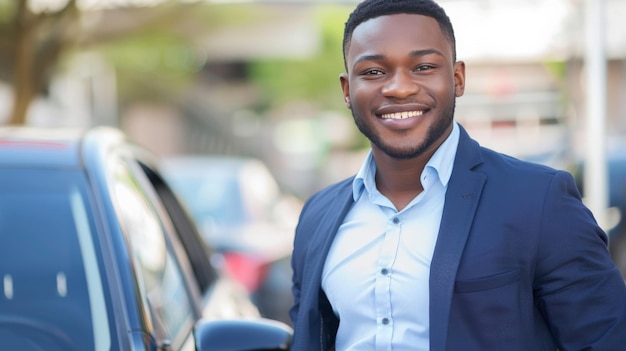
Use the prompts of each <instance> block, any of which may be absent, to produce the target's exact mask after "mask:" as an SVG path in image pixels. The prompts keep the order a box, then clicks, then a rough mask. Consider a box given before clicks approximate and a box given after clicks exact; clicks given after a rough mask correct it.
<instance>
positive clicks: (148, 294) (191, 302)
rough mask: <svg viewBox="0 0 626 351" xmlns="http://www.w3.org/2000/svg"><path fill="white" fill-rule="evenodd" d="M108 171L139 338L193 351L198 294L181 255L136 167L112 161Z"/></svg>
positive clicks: (130, 161) (128, 161) (165, 218)
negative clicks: (140, 317) (139, 318)
mask: <svg viewBox="0 0 626 351" xmlns="http://www.w3.org/2000/svg"><path fill="white" fill-rule="evenodd" d="M111 167H112V172H113V173H114V175H113V177H112V178H111V179H113V184H112V186H111V191H113V192H114V195H115V197H116V199H117V201H116V211H117V213H118V217H119V218H120V224H121V226H122V231H123V232H124V235H125V237H126V238H127V241H128V246H129V248H130V254H131V255H130V256H131V257H132V260H133V265H134V267H135V270H136V276H137V285H138V289H139V291H140V292H141V295H142V299H141V300H142V301H144V303H145V306H146V307H145V308H144V309H145V311H144V313H145V314H147V316H146V320H147V321H149V323H148V325H147V326H146V330H145V331H144V332H146V333H147V334H148V335H149V336H150V337H151V338H153V339H155V340H156V343H157V344H158V345H159V347H162V348H164V349H171V350H187V349H189V350H193V326H194V324H195V322H196V321H197V320H198V319H199V317H200V312H199V296H200V294H199V288H198V285H197V282H196V281H195V278H194V277H193V274H192V273H191V267H190V263H189V260H188V259H187V256H186V253H185V250H184V249H183V248H182V245H181V244H180V242H179V241H178V239H177V238H176V236H174V235H172V232H173V231H174V229H173V224H172V221H171V219H170V218H169V215H168V214H167V212H165V211H164V209H163V205H162V203H160V200H159V198H158V197H156V196H155V191H154V189H153V188H152V186H151V183H150V182H149V181H148V179H147V178H146V176H145V173H144V172H143V170H142V169H141V167H140V166H139V164H138V163H137V161H136V160H134V158H132V157H128V156H125V157H121V158H116V159H115V161H113V163H112V164H111Z"/></svg>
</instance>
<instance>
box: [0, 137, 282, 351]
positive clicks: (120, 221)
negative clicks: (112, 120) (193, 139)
mask: <svg viewBox="0 0 626 351" xmlns="http://www.w3.org/2000/svg"><path fill="white" fill-rule="evenodd" d="M156 165H157V161H156V160H155V159H154V158H153V157H152V156H151V155H149V154H148V153H147V152H146V151H145V150H143V149H141V148H139V147H137V146H136V145H133V144H132V143H129V142H128V141H127V140H125V138H124V136H123V134H122V133H121V132H119V131H117V130H115V129H111V128H95V129H92V130H89V131H86V132H80V131H69V130H56V129H47V130H43V131H42V130H34V129H29V128H26V127H24V128H0V278H1V279H2V280H1V281H0V283H1V284H2V289H0V292H1V293H0V294H1V295H0V349H2V350H20V351H30V350H47V351H57V350H59V351H61V350H62V351H85V350H96V351H99V350H251V349H254V350H256V349H264V350H265V349H281V350H286V349H288V347H289V340H290V337H291V328H290V327H289V326H288V325H285V324H284V323H279V322H277V321H270V320H266V319H261V318H260V317H259V312H258V310H257V309H256V307H255V306H254V305H253V304H252V302H251V301H250V299H249V297H248V295H247V294H246V293H245V290H244V289H243V288H242V287H241V286H240V285H238V284H236V283H235V282H234V281H233V280H232V279H229V278H228V277H227V276H226V275H224V274H221V273H220V271H219V270H218V269H216V268H215V267H214V266H212V265H211V261H210V257H209V255H210V249H209V248H208V247H207V245H206V244H205V243H204V242H203V240H202V239H201V238H200V236H199V234H198V231H197V229H196V227H195V224H194V223H193V222H192V221H191V220H190V219H189V216H187V213H186V212H185V210H184V208H182V207H181V205H180V204H179V203H178V201H177V199H176V197H175V196H174V195H173V193H172V192H171V190H170V188H169V186H168V185H167V183H166V182H165V181H164V180H163V178H162V177H161V175H160V173H159V171H158V169H157V168H156ZM233 335H234V336H233Z"/></svg>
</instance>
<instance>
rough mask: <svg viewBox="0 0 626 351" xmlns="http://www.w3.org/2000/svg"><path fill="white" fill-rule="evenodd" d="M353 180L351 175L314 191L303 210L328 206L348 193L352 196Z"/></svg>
mask: <svg viewBox="0 0 626 351" xmlns="http://www.w3.org/2000/svg"><path fill="white" fill-rule="evenodd" d="M353 180H354V176H351V177H349V178H346V179H344V180H342V181H340V182H337V183H335V184H332V185H329V186H327V187H325V188H323V189H321V190H319V191H318V192H316V193H314V194H313V195H312V196H311V197H309V199H307V200H306V202H305V204H304V208H303V211H304V210H305V209H306V208H307V207H326V206H329V205H332V204H335V203H336V202H337V200H338V198H339V199H343V198H344V197H345V196H346V195H348V196H352V182H353Z"/></svg>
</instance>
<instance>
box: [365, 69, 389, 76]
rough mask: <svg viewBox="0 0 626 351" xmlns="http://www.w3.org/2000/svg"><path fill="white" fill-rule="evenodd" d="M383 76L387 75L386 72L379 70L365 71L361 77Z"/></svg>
mask: <svg viewBox="0 0 626 351" xmlns="http://www.w3.org/2000/svg"><path fill="white" fill-rule="evenodd" d="M383 74H385V72H383V71H381V70H379V69H368V70H365V71H363V72H362V73H361V75H363V76H380V75H383Z"/></svg>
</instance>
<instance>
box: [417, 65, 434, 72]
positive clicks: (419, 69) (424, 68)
mask: <svg viewBox="0 0 626 351" xmlns="http://www.w3.org/2000/svg"><path fill="white" fill-rule="evenodd" d="M434 68H435V66H433V65H426V64H424V65H419V66H417V67H415V71H417V72H424V71H429V70H431V69H434Z"/></svg>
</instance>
